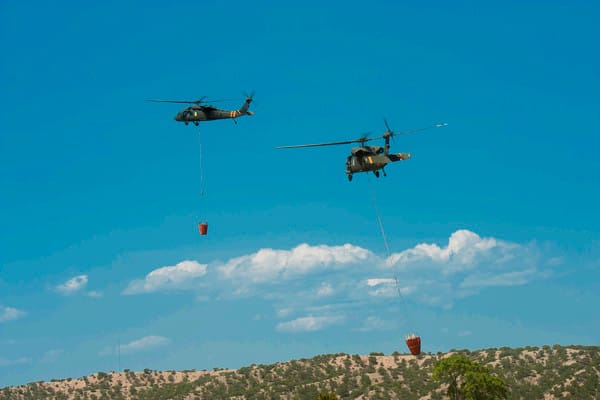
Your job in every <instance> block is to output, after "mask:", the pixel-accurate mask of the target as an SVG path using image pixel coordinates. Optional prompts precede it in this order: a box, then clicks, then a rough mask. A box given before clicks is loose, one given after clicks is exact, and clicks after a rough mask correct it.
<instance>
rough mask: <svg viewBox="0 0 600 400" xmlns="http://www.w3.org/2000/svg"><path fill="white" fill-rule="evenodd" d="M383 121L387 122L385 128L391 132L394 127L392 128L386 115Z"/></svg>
mask: <svg viewBox="0 0 600 400" xmlns="http://www.w3.org/2000/svg"><path fill="white" fill-rule="evenodd" d="M383 123H384V124H385V129H387V131H388V132H391V131H392V129H391V128H390V125H389V124H388V122H387V119H386V118H385V117H384V118H383Z"/></svg>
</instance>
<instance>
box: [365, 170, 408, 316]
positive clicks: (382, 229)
mask: <svg viewBox="0 0 600 400" xmlns="http://www.w3.org/2000/svg"><path fill="white" fill-rule="evenodd" d="M367 182H368V185H369V190H370V191H371V199H372V200H373V208H374V209H375V215H376V216H377V223H378V225H379V230H380V231H381V237H382V238H383V244H384V245H385V250H386V253H387V259H386V262H387V263H390V264H391V267H392V273H393V276H394V282H395V284H396V291H397V292H398V297H399V298H400V303H401V306H402V310H403V312H404V315H405V317H406V322H407V324H408V325H410V318H409V315H408V309H407V307H406V301H405V300H404V296H402V291H401V290H400V283H399V282H398V270H397V268H396V264H395V263H394V262H393V261H392V259H391V257H392V252H391V251H390V246H389V243H388V240H387V235H386V234H385V229H384V227H383V219H382V218H381V213H380V212H379V207H378V206H377V197H376V196H375V190H374V189H373V186H372V184H371V178H370V177H369V176H368V175H367Z"/></svg>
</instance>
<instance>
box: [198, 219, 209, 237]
mask: <svg viewBox="0 0 600 400" xmlns="http://www.w3.org/2000/svg"><path fill="white" fill-rule="evenodd" d="M198 230H199V231H200V234H201V235H206V234H207V233H208V224H207V223H206V222H200V223H199V224H198Z"/></svg>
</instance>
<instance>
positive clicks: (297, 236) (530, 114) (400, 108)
mask: <svg viewBox="0 0 600 400" xmlns="http://www.w3.org/2000/svg"><path fill="white" fill-rule="evenodd" d="M163 3H164V2H152V1H146V2H129V3H127V4H123V3H122V2H116V1H115V2H112V1H108V2H102V4H100V3H99V4H93V5H84V4H81V3H80V2H60V3H57V4H46V3H43V2H34V3H31V2H27V3H23V2H17V1H4V2H2V3H1V4H0V37H1V38H2V40H1V41H0V52H1V57H2V58H1V62H0V86H1V87H2V96H0V103H1V104H0V109H1V110H2V112H1V113H0V126H1V129H0V171H1V172H0V174H1V175H0V176H1V188H2V192H1V196H0V213H1V219H2V225H1V228H0V246H1V247H0V386H5V385H12V384H21V383H25V382H29V381H34V380H42V379H44V380H45V379H50V378H61V377H69V376H70V377H77V376H81V375H84V374H89V373H92V372H96V371H99V370H103V371H107V370H116V369H117V368H118V367H119V366H120V367H121V368H130V369H134V370H135V369H137V370H139V369H143V368H152V369H186V368H197V369H202V368H208V369H210V368H213V367H230V368H233V367H239V366H242V365H248V364H251V363H269V362H275V361H281V360H288V359H291V358H297V357H309V356H312V355H316V354H320V353H332V352H346V353H368V352H371V351H384V352H388V353H389V352H392V351H394V350H399V351H405V350H406V349H405V346H404V343H403V336H404V335H405V334H407V333H409V332H412V331H417V332H418V333H419V334H421V335H422V337H423V343H424V344H423V347H424V350H425V351H432V352H436V351H446V350H449V349H452V348H469V349H477V348H484V347H500V346H505V345H507V346H524V345H538V346H540V345H544V344H554V343H560V344H588V345H598V344H599V341H600V336H599V333H598V332H600V320H598V318H595V317H594V316H595V315H597V305H598V304H599V300H600V298H599V295H598V293H600V285H599V282H600V279H599V278H600V273H599V270H598V269H599V268H600V228H599V227H600V213H599V212H598V204H600V185H598V183H597V181H598V176H599V173H600V162H599V161H598V158H597V149H598V148H599V145H600V139H598V126H600V113H599V112H598V111H599V110H600V107H599V106H600V98H599V97H598V93H600V56H599V55H598V51H596V49H597V38H598V37H600V32H599V31H600V28H598V24H597V21H598V18H599V17H600V7H599V6H598V4H594V3H593V2H586V1H576V2H568V3H567V2H546V3H544V5H543V7H542V6H540V5H539V3H537V2H502V3H501V4H500V3H495V4H494V3H488V4H487V5H483V4H481V3H480V2H452V4H450V3H447V2H428V3H423V2H402V3H399V2H391V1H390V2H384V1H375V2H370V3H368V4H365V3H357V2H355V3H353V2H330V3H329V4H328V6H327V7H324V6H322V5H320V2H303V3H296V4H287V5H282V4H281V3H280V2H258V3H251V2H227V3H223V2H209V1H207V2H202V3H198V2H174V3H172V4H163ZM32 10H34V11H32ZM252 90H256V100H257V101H256V104H253V105H252V108H251V109H252V110H254V111H255V113H256V115H255V116H254V117H247V118H240V120H239V123H238V124H237V125H235V124H233V123H232V122H231V121H214V122H208V123H205V124H203V125H201V132H202V146H203V164H204V183H205V189H206V195H205V196H204V197H202V198H201V197H200V196H199V180H200V171H199V149H198V146H199V141H198V129H197V128H195V127H193V126H184V125H182V124H179V123H176V122H175V121H173V116H174V114H175V113H176V112H177V111H178V110H179V109H180V107H178V105H171V104H153V103H148V102H145V101H144V100H145V99H148V98H176V99H177V98H183V99H188V98H198V97H200V96H208V97H210V98H232V97H233V98H239V100H235V101H232V102H231V103H225V104H224V105H223V106H226V107H229V108H233V109H235V108H238V107H239V105H240V104H241V102H242V95H241V93H242V92H243V91H252ZM219 105H221V104H219ZM383 117H386V118H387V119H388V121H389V122H390V124H391V126H392V128H393V129H395V130H397V131H400V130H405V129H412V128H419V127H423V126H428V125H430V124H433V123H437V122H447V123H448V124H449V126H448V127H446V128H443V129H435V130H430V131H427V132H423V133H418V134H414V135H406V136H402V137H399V138H397V140H396V142H395V143H394V144H393V150H394V151H396V150H397V151H399V152H400V151H402V152H410V153H412V159H411V160H409V161H407V162H402V163H401V164H399V165H393V166H390V167H389V168H388V169H387V172H388V176H387V177H386V178H383V177H382V178H380V179H376V178H375V177H374V176H373V175H371V176H367V175H364V174H360V175H356V176H355V179H354V181H353V182H352V183H349V182H348V181H347V180H346V177H345V175H344V162H345V157H346V155H347V153H348V152H349V150H350V146H340V147H328V148H316V149H305V150H275V146H277V145H286V144H296V143H312V142H319V141H336V140H346V139H352V138H356V137H359V136H360V135H361V134H362V133H364V132H373V133H374V134H375V135H377V134H381V133H383V131H384V128H385V127H384V125H383ZM372 193H373V194H374V195H375V198H376V200H377V206H378V208H379V210H380V212H381V214H382V216H383V223H384V226H385V230H386V234H387V237H388V240H389V243H390V248H391V252H392V253H393V254H392V256H391V257H390V258H387V255H386V251H385V246H384V244H383V241H382V237H381V235H380V232H379V228H378V224H377V219H376V213H375V210H374V205H373V201H372ZM200 219H206V220H207V221H208V222H209V235H208V236H206V237H201V236H199V235H198V232H197V230H196V229H197V228H196V224H197V222H198V221H199V220H200ZM394 276H397V277H398V280H399V283H400V287H401V289H402V291H403V294H404V296H403V298H404V302H401V301H400V300H399V298H398V296H397V295H396V294H395V292H394V290H395V288H394V287H393V285H392V284H391V279H393V278H394ZM119 347H120V353H121V359H120V364H119V362H118V357H117V354H118V353H119V352H118V351H116V349H117V348H119Z"/></svg>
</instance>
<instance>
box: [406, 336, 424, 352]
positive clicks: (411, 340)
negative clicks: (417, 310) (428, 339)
mask: <svg viewBox="0 0 600 400" xmlns="http://www.w3.org/2000/svg"><path fill="white" fill-rule="evenodd" d="M406 345H407V346H408V349H409V350H410V354H412V355H413V356H418V355H419V354H421V337H420V336H417V335H414V334H411V335H408V336H407V337H406Z"/></svg>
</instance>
